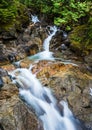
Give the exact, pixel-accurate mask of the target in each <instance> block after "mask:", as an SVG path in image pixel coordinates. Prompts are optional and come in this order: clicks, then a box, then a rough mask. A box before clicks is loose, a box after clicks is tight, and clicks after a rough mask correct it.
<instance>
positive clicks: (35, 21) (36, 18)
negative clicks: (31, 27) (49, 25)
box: [31, 15, 40, 24]
mask: <svg viewBox="0 0 92 130" xmlns="http://www.w3.org/2000/svg"><path fill="white" fill-rule="evenodd" d="M31 18H32V22H33V23H34V24H35V23H37V22H40V21H39V19H38V17H37V16H36V15H31Z"/></svg>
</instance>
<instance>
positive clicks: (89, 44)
mask: <svg viewBox="0 0 92 130" xmlns="http://www.w3.org/2000/svg"><path fill="white" fill-rule="evenodd" d="M91 28H92V27H91V25H90V26H89V25H80V26H77V27H75V28H74V30H73V31H72V32H71V33H70V35H69V39H70V42H71V46H70V47H71V49H72V50H73V51H75V52H76V53H77V54H82V53H84V54H88V53H89V52H90V51H92V36H91V35H92V31H91Z"/></svg>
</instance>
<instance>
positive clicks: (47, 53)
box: [28, 26, 57, 60]
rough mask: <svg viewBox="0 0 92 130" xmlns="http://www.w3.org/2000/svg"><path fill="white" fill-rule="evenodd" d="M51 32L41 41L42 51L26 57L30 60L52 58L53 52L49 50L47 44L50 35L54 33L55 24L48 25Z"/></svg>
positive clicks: (48, 43) (50, 37)
mask: <svg viewBox="0 0 92 130" xmlns="http://www.w3.org/2000/svg"><path fill="white" fill-rule="evenodd" d="M50 31H51V33H50V34H49V35H48V37H47V38H46V39H45V40H44V42H43V48H44V51H42V52H39V53H37V54H35V55H33V56H29V57H28V58H29V59H30V60H54V57H53V52H50V51H49V45H50V41H51V39H52V37H53V36H54V35H55V34H56V32H57V28H56V26H50Z"/></svg>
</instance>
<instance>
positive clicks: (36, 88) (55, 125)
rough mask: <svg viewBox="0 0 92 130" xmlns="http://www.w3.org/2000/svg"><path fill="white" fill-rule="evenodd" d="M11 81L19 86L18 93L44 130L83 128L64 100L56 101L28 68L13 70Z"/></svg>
mask: <svg viewBox="0 0 92 130" xmlns="http://www.w3.org/2000/svg"><path fill="white" fill-rule="evenodd" d="M13 76H14V77H13V82H14V83H15V84H16V85H17V86H18V88H19V95H20V97H21V99H22V100H23V101H24V102H25V104H26V105H27V106H28V107H29V109H30V108H32V109H33V110H34V111H35V114H36V116H37V117H38V119H39V120H40V121H41V122H42V123H43V127H44V130H85V129H84V128H83V127H82V126H81V124H80V122H79V121H78V120H77V119H76V118H75V117H74V116H73V114H72V112H71V111H70V109H69V108H68V105H67V103H66V102H65V101H61V102H60V103H59V106H61V107H59V106H58V102H57V100H56V99H55V97H54V96H53V94H52V92H51V90H50V89H49V88H46V87H44V86H42V85H41V83H40V82H39V80H38V79H37V78H36V77H35V75H33V74H32V72H31V71H30V70H28V69H24V68H20V69H16V70H15V71H14V72H13Z"/></svg>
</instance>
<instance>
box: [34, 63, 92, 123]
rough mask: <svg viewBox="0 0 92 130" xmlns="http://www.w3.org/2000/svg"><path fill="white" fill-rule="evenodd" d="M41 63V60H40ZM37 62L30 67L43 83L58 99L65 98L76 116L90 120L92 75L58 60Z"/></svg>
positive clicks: (91, 120) (86, 120) (91, 111)
mask: <svg viewBox="0 0 92 130" xmlns="http://www.w3.org/2000/svg"><path fill="white" fill-rule="evenodd" d="M40 62H41V63H42V61H40ZM41 63H37V65H35V66H34V67H33V68H32V71H33V72H34V73H37V77H38V78H39V79H40V81H41V82H42V84H43V85H46V86H50V87H51V89H52V90H53V92H54V95H55V96H56V97H57V99H58V100H59V101H61V100H67V101H68V103H69V106H70V108H71V110H72V111H73V112H74V114H75V115H76V117H78V118H79V119H81V120H83V121H84V122H92V114H91V113H92V98H91V96H90V94H89V92H90V87H91V84H92V76H91V75H88V74H86V73H83V72H81V71H80V70H79V68H78V67H75V66H72V65H64V64H61V63H59V62H56V63H54V62H53V63H50V62H43V63H44V64H43V66H41V65H40V64H41Z"/></svg>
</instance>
